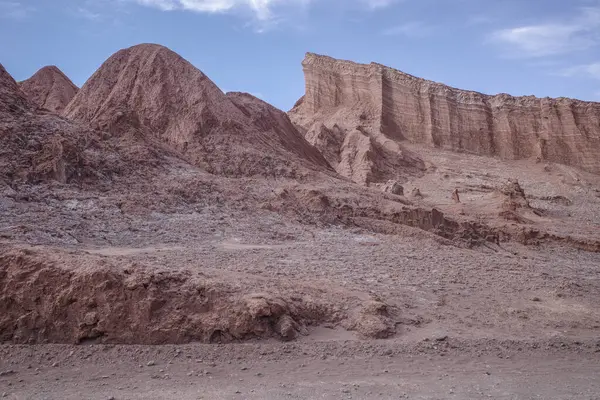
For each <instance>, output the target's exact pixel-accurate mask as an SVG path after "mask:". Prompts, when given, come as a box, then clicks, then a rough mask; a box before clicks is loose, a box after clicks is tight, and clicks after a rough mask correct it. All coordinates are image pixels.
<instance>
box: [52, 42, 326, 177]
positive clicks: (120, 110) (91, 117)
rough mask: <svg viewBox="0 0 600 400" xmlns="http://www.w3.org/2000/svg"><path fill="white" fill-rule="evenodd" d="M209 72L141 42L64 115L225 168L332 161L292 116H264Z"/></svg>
mask: <svg viewBox="0 0 600 400" xmlns="http://www.w3.org/2000/svg"><path fill="white" fill-rule="evenodd" d="M256 102H258V99H255V100H252V101H250V100H248V99H246V100H245V101H244V104H243V105H242V107H241V108H238V106H236V104H234V102H233V101H232V100H231V99H230V97H227V96H226V95H225V94H224V93H223V92H222V91H221V90H220V89H219V88H218V87H217V86H216V85H215V84H214V83H213V82H212V81H211V80H210V79H209V78H208V77H207V76H206V75H205V74H204V73H202V72H201V71H200V70H198V69H197V68H195V67H194V66H193V65H192V64H190V63H189V62H188V61H186V60H184V59H183V58H182V57H181V56H179V55H178V54H176V53H174V52H172V51H171V50H169V49H167V48H165V47H163V46H159V45H154V44H143V45H138V46H134V47H131V48H128V49H124V50H121V51H119V52H117V53H115V54H114V55H113V56H111V57H110V58H109V59H108V60H107V61H106V62H105V63H104V64H103V65H102V66H101V67H100V68H99V69H98V71H96V73H94V75H93V76H92V77H91V78H90V79H89V80H88V81H87V82H86V83H85V85H84V86H83V87H82V88H81V90H80V91H79V93H78V94H77V96H75V98H74V99H73V101H72V102H71V103H70V104H69V105H68V107H67V108H66V109H65V111H64V115H65V116H66V117H67V118H69V119H72V120H77V121H82V122H85V123H89V124H91V125H92V126H93V127H95V128H98V129H101V130H104V131H107V132H110V133H111V134H113V135H137V136H142V137H145V138H147V139H154V140H156V139H158V140H159V143H163V144H167V145H168V146H169V147H170V148H172V149H175V150H176V151H177V152H179V155H180V156H181V157H182V158H185V159H186V160H188V161H189V162H192V163H193V164H195V165H197V166H200V167H202V168H204V169H206V170H207V171H209V172H211V173H215V174H223V175H227V176H252V175H262V176H292V177H297V176H298V175H299V174H300V173H299V172H298V171H299V170H298V166H299V165H301V166H303V167H307V168H309V169H323V170H325V169H330V167H329V166H328V164H327V162H326V161H325V160H324V159H323V157H321V155H320V154H319V153H318V151H317V150H316V149H314V148H313V147H312V146H310V145H309V144H308V143H307V142H306V140H304V138H303V137H302V135H301V134H300V133H299V132H297V131H296V129H294V127H293V126H292V125H291V124H289V128H291V129H292V130H293V131H285V130H284V129H278V128H274V127H273V126H271V125H270V124H269V123H264V124H261V123H260V121H258V120H257V118H258V117H257V118H255V116H253V115H251V113H248V112H245V111H244V108H248V107H249V105H248V104H249V103H256Z"/></svg>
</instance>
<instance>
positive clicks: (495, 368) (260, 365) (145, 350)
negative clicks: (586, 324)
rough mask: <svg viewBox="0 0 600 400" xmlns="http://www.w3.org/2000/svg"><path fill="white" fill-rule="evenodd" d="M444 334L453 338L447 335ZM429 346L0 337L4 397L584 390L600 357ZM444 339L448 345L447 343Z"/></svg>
mask: <svg viewBox="0 0 600 400" xmlns="http://www.w3.org/2000/svg"><path fill="white" fill-rule="evenodd" d="M450 343H452V341H451V340H450ZM562 345H564V343H562V344H556V347H552V350H548V349H547V348H542V349H539V348H538V349H532V348H528V349H522V351H520V352H519V351H515V350H510V348H505V347H503V346H502V345H500V346H495V345H494V344H490V343H488V344H486V345H485V346H481V348H480V350H478V351H467V352H466V353H465V352H457V351H455V350H452V349H449V350H448V351H447V352H440V351H438V350H433V347H439V348H440V349H441V348H447V347H446V345H445V344H444V343H441V342H437V343H436V344H435V345H432V346H431V348H430V352H428V351H427V350H424V349H422V348H421V349H420V350H419V349H416V348H415V347H413V346H411V345H409V346H406V345H404V346H403V345H398V344H397V343H394V342H393V341H392V342H386V341H381V342H378V343H376V344H373V343H370V344H365V343H360V342H354V341H350V342H348V341H334V342H328V341H325V342H318V341H317V342H310V343H302V342H299V343H295V344H278V343H261V344H245V345H220V346H206V345H185V346H153V347H149V346H125V347H123V346H115V347H113V346H79V347H72V346H56V345H40V346H29V347H25V346H23V347H19V346H15V347H12V346H2V347H0V355H1V358H0V371H2V372H1V373H2V376H0V394H1V395H2V396H4V398H7V399H48V400H50V399H57V400H58V399H61V400H62V399H94V400H96V399H98V400H108V399H369V398H378V399H485V398H491V399H511V400H512V399H565V400H566V399H586V400H593V399H597V398H598V393H599V392H600V381H599V380H598V376H600V356H599V355H598V354H600V353H596V354H595V355H593V354H578V352H577V350H574V348H573V347H568V349H567V350H564V348H562V347H561V346H562ZM450 347H452V346H451V345H450Z"/></svg>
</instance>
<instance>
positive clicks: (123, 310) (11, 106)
mask: <svg viewBox="0 0 600 400" xmlns="http://www.w3.org/2000/svg"><path fill="white" fill-rule="evenodd" d="M303 66H304V70H305V75H306V86H307V89H306V90H307V91H306V95H305V96H304V97H303V98H302V99H301V100H299V102H298V103H297V105H296V106H295V107H294V109H292V110H291V111H290V112H289V113H287V114H286V113H285V112H283V111H280V110H278V109H276V108H275V107H273V106H271V105H269V104H267V103H265V102H264V101H262V100H259V99H257V98H255V97H253V96H251V95H249V94H245V93H223V92H222V91H221V90H220V89H219V88H218V87H217V86H216V85H215V84H214V83H213V82H212V81H211V80H210V79H209V78H208V77H207V76H206V75H204V74H203V73H202V72H201V71H200V70H198V69H196V67H194V66H193V65H191V64H190V63H188V62H187V61H186V60H184V59H183V58H181V57H180V56H178V55H177V54H175V53H173V52H171V51H170V50H168V49H166V48H164V47H161V46H158V45H148V44H146V45H139V46H134V47H132V48H129V49H124V50H121V51H119V52H118V53H116V54H115V55H113V56H112V57H110V58H109V59H108V60H107V61H106V62H105V63H104V64H103V65H102V66H101V67H100V68H99V70H98V71H97V72H96V73H95V74H94V75H93V76H92V77H91V78H90V79H89V80H88V81H87V82H86V83H85V85H84V86H83V87H82V88H81V89H78V88H76V87H75V85H73V84H72V82H70V80H69V79H68V78H67V77H66V76H65V75H64V74H63V73H62V72H60V70H58V69H57V68H56V67H47V68H44V69H43V70H41V71H40V72H39V73H37V74H35V75H34V76H33V77H32V78H31V79H29V80H27V81H25V82H21V83H17V82H15V81H14V79H13V78H12V77H11V76H10V75H9V74H8V73H7V72H6V71H5V70H4V68H3V67H1V66H0V341H1V342H2V343H3V344H1V345H0V396H3V397H4V398H8V399H81V398H86V399H87V398H89V399H110V398H113V399H174V398H177V399H199V398H204V399H242V398H248V399H271V398H273V399H279V398H281V399H285V398H292V399H293V398H296V399H312V398H328V399H339V398H344V399H345V398H386V399H388V398H389V399H398V398H413V399H446V398H456V399H483V398H494V399H537V398H544V399H597V398H600V384H599V383H598V379H597V377H598V376H600V367H599V366H600V334H599V332H600V175H598V172H600V104H599V103H585V102H581V101H577V100H569V99H558V100H553V99H536V98H533V97H527V98H512V97H510V96H508V95H499V96H486V95H482V94H479V93H474V92H465V91H460V90H458V89H453V88H449V87H446V86H444V85H441V84H438V83H433V82H428V81H424V80H421V79H418V78H414V77H411V76H408V75H406V74H403V73H401V72H399V71H395V70H392V69H390V68H387V67H383V66H380V65H379V64H371V65H360V64H354V63H351V62H347V61H339V60H333V59H330V58H328V57H323V56H317V55H314V54H308V55H307V58H306V59H305V61H304V63H303ZM425 103H427V107H426V106H425Z"/></svg>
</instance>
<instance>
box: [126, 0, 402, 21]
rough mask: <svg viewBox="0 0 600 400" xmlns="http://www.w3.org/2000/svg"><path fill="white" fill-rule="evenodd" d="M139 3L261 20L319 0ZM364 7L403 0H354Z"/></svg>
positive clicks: (166, 0) (160, 0)
mask: <svg viewBox="0 0 600 400" xmlns="http://www.w3.org/2000/svg"><path fill="white" fill-rule="evenodd" d="M129 1H133V2H135V3H137V4H140V5H143V6H149V7H155V8H158V9H160V10H163V11H174V10H186V11H193V12H199V13H227V12H232V11H234V10H238V9H246V10H250V11H251V12H252V14H253V16H254V17H255V19H257V20H259V21H269V20H275V19H277V18H278V12H277V11H278V10H279V11H280V10H281V9H284V8H290V7H305V6H308V5H310V3H312V2H316V1H318V0H129ZM352 1H353V2H358V3H360V4H362V5H363V6H364V7H366V8H368V9H371V10H376V9H381V8H385V7H388V6H391V5H392V4H394V3H397V2H400V1H402V0H352Z"/></svg>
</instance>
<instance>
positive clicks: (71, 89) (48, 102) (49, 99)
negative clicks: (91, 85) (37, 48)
mask: <svg viewBox="0 0 600 400" xmlns="http://www.w3.org/2000/svg"><path fill="white" fill-rule="evenodd" d="M19 86H20V87H21V90H23V92H24V93H25V94H26V95H27V97H28V98H29V99H30V100H31V101H32V102H33V103H34V104H36V105H37V106H39V107H42V108H45V109H47V110H50V111H52V112H61V111H62V110H63V109H64V108H65V107H66V106H67V104H69V102H70V101H71V100H72V99H73V97H75V95H76V94H77V91H78V90H79V89H78V88H77V86H75V84H74V83H73V82H71V80H70V79H69V78H68V77H67V76H66V75H65V74H64V73H63V72H62V71H61V70H60V69H58V68H57V67H55V66H48V67H44V68H42V69H40V70H39V71H38V72H36V73H35V74H34V75H33V76H32V77H31V78H29V79H27V80H25V81H23V82H20V83H19Z"/></svg>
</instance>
